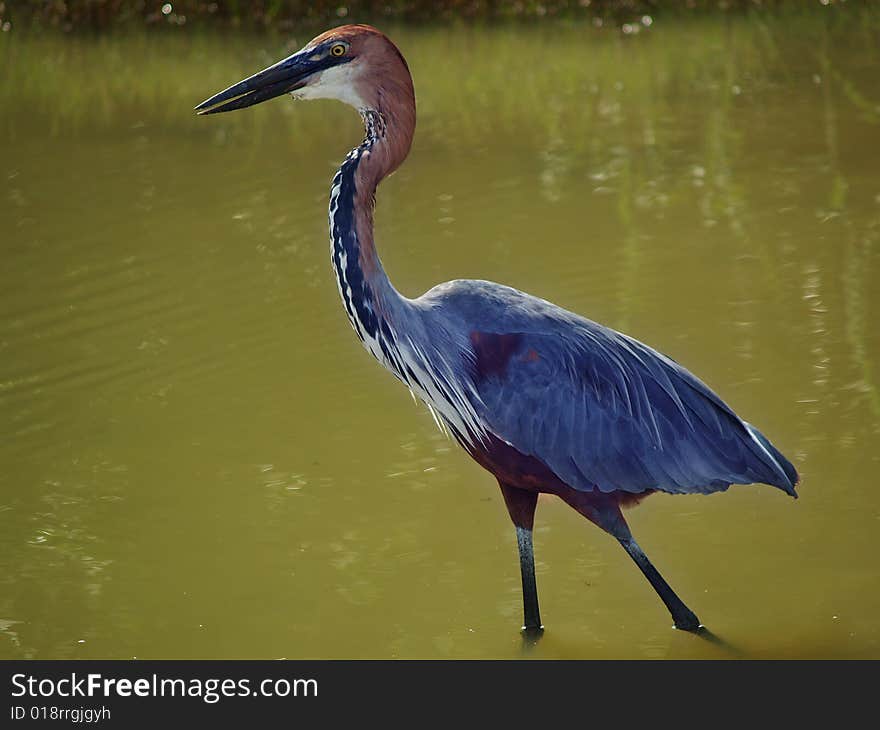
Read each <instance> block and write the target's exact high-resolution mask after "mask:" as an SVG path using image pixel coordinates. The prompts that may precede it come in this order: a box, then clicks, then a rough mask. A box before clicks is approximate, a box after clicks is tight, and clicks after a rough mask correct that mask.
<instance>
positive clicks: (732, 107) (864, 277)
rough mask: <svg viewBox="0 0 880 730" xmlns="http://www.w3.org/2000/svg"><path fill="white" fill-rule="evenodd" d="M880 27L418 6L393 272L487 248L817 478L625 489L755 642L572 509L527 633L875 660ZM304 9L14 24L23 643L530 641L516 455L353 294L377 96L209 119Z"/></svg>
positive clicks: (62, 654)
mask: <svg viewBox="0 0 880 730" xmlns="http://www.w3.org/2000/svg"><path fill="white" fill-rule="evenodd" d="M878 27H880V25H878V23H877V22H876V21H875V20H871V18H867V19H866V18H862V19H861V21H860V22H859V23H850V21H849V20H847V19H845V18H844V19H843V20H841V19H840V18H839V17H837V19H836V20H835V16H830V15H829V16H822V15H815V16H807V17H797V18H789V19H776V20H771V19H763V20H762V19H760V18H752V19H750V20H718V21H714V20H710V19H704V20H701V21H694V22H675V23H672V22H670V23H668V24H665V23H663V22H660V21H658V22H655V23H654V24H653V25H652V26H651V27H650V28H647V27H642V29H641V32H639V33H629V34H622V33H621V32H620V31H619V30H615V29H611V28H602V29H596V28H593V27H591V26H577V25H575V26H551V25H547V26H543V27H540V28H534V29H530V28H528V27H519V28H509V29H496V30H487V29H482V30H476V29H474V30H468V29H457V30H456V31H454V32H452V31H448V30H435V31H416V30H407V29H401V30H397V31H396V32H395V33H394V37H395V39H396V40H397V41H398V42H399V45H400V46H401V48H402V50H403V51H404V53H405V55H406V56H407V58H408V60H409V62H410V66H411V69H412V71H413V74H414V77H415V81H416V87H417V94H418V100H419V111H420V120H419V129H418V131H417V139H416V142H415V145H414V148H413V151H412V155H411V157H410V159H409V161H408V162H407V163H406V165H405V166H404V167H403V168H402V169H401V170H400V171H399V172H398V173H397V174H396V175H394V176H393V177H392V178H391V179H390V180H389V181H387V182H386V183H385V184H384V185H383V187H382V189H381V191H380V194H379V210H378V214H377V225H378V230H377V239H378V242H379V246H380V251H381V254H382V257H383V261H384V263H385V266H386V269H387V270H388V271H389V273H390V275H391V277H392V279H393V280H394V282H395V284H396V285H397V287H398V288H399V289H400V290H401V291H403V292H404V293H406V294H408V295H413V296H414V295H416V294H418V293H420V292H421V291H424V290H425V289H427V288H429V287H430V286H432V285H434V284H436V283H438V282H439V281H442V280H446V279H451V278H458V277H474V278H488V279H493V280H496V281H500V282H503V283H507V284H511V285H513V286H517V287H519V288H522V289H524V290H526V291H529V292H531V293H534V294H537V295H540V296H543V297H545V298H549V299H552V300H554V301H556V302H557V303H559V304H561V305H563V306H566V307H568V308H570V309H572V310H574V311H577V312H580V313H582V314H584V315H586V316H589V317H591V318H593V319H596V320H598V321H602V322H604V323H607V324H609V325H611V326H614V327H616V328H618V329H621V330H623V331H625V332H627V333H629V334H631V335H633V336H636V337H638V338H640V339H642V340H644V341H646V342H648V343H649V344H651V345H653V346H654V347H656V348H658V349H660V350H662V351H664V352H666V353H667V354H669V355H670V356H672V357H674V358H675V359H677V360H679V361H680V362H682V363H684V364H685V365H686V366H687V367H689V368H690V369H692V370H693V371H694V372H695V373H697V374H698V375H699V376H700V377H701V378H703V379H704V380H705V381H707V382H708V383H709V384H710V385H711V386H712V387H713V388H714V389H716V390H717V391H718V392H719V393H720V394H721V395H722V397H724V398H725V399H726V400H727V401H728V402H729V403H730V404H731V405H732V406H733V407H734V408H735V409H736V410H737V411H738V412H739V413H740V414H741V415H742V416H743V417H745V418H746V419H747V420H749V421H751V422H753V423H755V424H757V425H758V426H759V427H760V428H761V429H762V430H763V431H764V432H765V433H766V434H767V435H768V436H769V437H770V438H771V439H772V440H773V441H774V443H776V444H777V445H778V446H779V448H780V449H782V450H783V451H784V452H785V453H786V454H787V455H788V456H789V457H790V458H791V459H792V460H793V461H794V463H795V464H796V466H797V467H798V469H799V470H800V472H801V474H802V477H803V482H802V486H801V487H800V493H801V498H800V499H799V500H798V501H796V502H795V501H792V500H791V499H790V498H787V497H786V496H785V495H784V494H782V493H781V492H779V491H777V490H775V489H772V488H769V487H749V486H747V487H735V488H732V489H731V490H730V491H729V492H727V493H726V494H721V495H714V496H711V497H700V496H687V497H673V496H667V495H658V496H654V497H652V498H651V499H649V500H647V501H646V502H645V503H643V504H642V506H640V507H638V508H637V509H635V510H633V511H632V512H630V513H629V517H628V519H629V521H630V524H631V526H632V528H633V531H634V533H635V535H636V537H637V539H638V540H639V542H640V544H641V545H642V546H643V547H644V548H645V550H646V552H647V553H648V555H650V556H651V558H652V560H653V561H654V562H655V564H656V565H657V566H658V568H659V569H660V570H661V571H662V572H663V573H664V575H665V576H666V577H667V578H668V580H669V582H670V583H671V584H672V585H673V586H674V587H675V588H676V590H677V591H678V592H679V594H680V595H681V596H682V598H683V599H684V600H685V601H686V602H687V603H688V604H689V605H690V606H691V607H692V608H693V609H694V610H695V611H696V612H697V614H698V615H699V616H700V617H701V619H702V620H703V621H704V622H705V623H706V624H707V625H708V626H709V627H710V628H711V629H712V630H713V631H714V632H715V634H717V635H718V636H720V637H722V638H723V639H724V640H725V641H726V642H727V644H729V645H730V646H731V647H733V648H732V649H731V648H728V647H725V646H720V645H718V644H713V643H710V642H707V641H704V640H702V639H700V638H697V637H694V636H691V635H688V634H683V633H680V632H675V631H673V630H671V629H670V626H669V624H670V620H669V618H668V615H667V614H666V612H665V610H664V608H663V606H662V604H661V603H660V602H659V600H658V599H657V598H656V597H655V595H654V594H653V591H652V590H651V588H650V587H649V585H648V584H647V582H645V581H644V579H643V578H642V576H641V575H640V574H639V573H638V571H637V570H636V569H635V568H634V566H633V565H632V564H631V563H630V562H629V558H628V557H627V556H626V555H625V553H624V552H623V551H622V550H620V548H619V546H618V545H617V543H616V541H614V540H611V539H610V538H609V537H607V536H606V535H604V534H603V533H601V532H600V531H599V530H598V529H596V528H595V527H593V526H592V525H590V524H589V523H587V522H585V521H584V520H582V519H581V518H580V517H579V516H578V515H577V514H575V513H574V512H572V511H571V510H569V509H568V508H567V507H565V506H564V505H562V504H561V503H559V502H556V501H555V500H552V499H547V500H546V501H542V502H541V504H540V506H539V511H538V518H537V525H536V550H537V560H538V581H539V587H540V592H541V599H542V609H543V617H544V620H545V622H546V624H547V628H548V631H547V634H546V635H545V637H544V639H543V641H542V642H541V643H540V645H539V646H538V647H537V648H536V649H535V650H534V651H533V652H532V653H531V656H536V657H547V658H552V657H565V658H593V657H725V656H750V657H874V658H877V657H880V622H878V616H880V584H878V571H877V559H876V556H877V554H878V548H880V538H878V528H880V490H878V485H877V478H876V474H877V468H878V465H880V394H878V385H877V383H878V376H880V374H878V367H877V362H878V358H880V336H878V332H880V330H878V327H877V324H876V321H877V317H878V316H880V294H878V291H877V287H876V282H877V281H878V277H880V174H878V173H880V87H878V85H877V81H876V80H877V78H878V62H880V51H878V48H880V44H878V38H880V35H878ZM289 40H290V43H288V41H289ZM305 40H307V38H306V37H305V36H303V37H302V38H296V39H292V40H291V39H283V38H265V37H263V38H238V37H219V36H218V37H213V36H187V35H183V34H182V35H181V36H180V37H172V36H149V37H116V38H93V39H76V38H60V37H58V38H52V37H49V38H45V37H44V38H26V37H23V36H17V35H15V34H5V35H4V36H3V37H0V65H2V66H3V68H4V73H3V75H2V78H0V149H2V155H0V247H2V249H0V250H2V256H3V265H2V267H0V424H2V429H3V431H2V433H3V438H2V441H0V657H4V658H15V657H27V658H68V657H73V658H86V657H102V658H127V657H139V658H165V657H174V658H199V657H206V658H210V657H228V658H233V657H255V658H256V657H260V658H271V657H289V658H295V657H518V656H520V655H521V644H520V638H519V635H518V632H517V630H518V627H519V625H520V621H521V604H520V586H519V571H518V562H517V558H516V544H515V538H514V534H513V530H512V528H511V525H510V523H509V520H508V517H507V515H506V511H505V509H504V505H503V502H502V501H501V499H500V494H499V493H498V490H497V487H496V485H495V483H494V482H493V480H492V478H491V477H490V476H489V475H488V474H487V473H485V472H483V471H482V470H481V469H480V468H479V467H477V466H476V465H475V464H473V463H472V462H471V461H470V460H469V459H468V457H467V456H466V455H464V454H463V453H462V452H461V451H460V450H459V449H458V447H457V446H456V445H455V444H453V443H451V442H450V441H448V440H446V439H445V438H444V437H443V436H442V435H441V434H440V433H439V432H438V431H437V429H436V428H435V426H434V425H433V421H432V419H431V417H430V416H429V415H428V413H427V412H426V411H425V410H424V409H423V408H422V407H420V406H416V405H414V404H413V402H412V400H411V399H410V396H409V394H408V393H407V392H406V390H405V389H403V388H401V387H400V386H399V384H398V383H397V382H396V381H395V380H394V379H393V378H392V377H391V376H390V375H388V374H387V373H385V372H384V371H383V370H381V368H380V367H379V366H378V365H377V364H376V363H375V362H373V361H372V360H371V358H370V356H369V355H368V354H367V353H366V352H365V351H363V350H362V349H361V348H360V345H359V343H358V341H357V339H356V338H355V337H354V335H353V334H352V332H351V331H350V328H349V326H348V324H347V323H346V318H345V316H344V314H343V311H342V308H341V304H340V302H339V301H338V294H337V292H336V287H335V285H334V283H333V277H332V275H331V272H330V268H329V253H328V244H327V240H326V239H327V231H326V205H327V194H328V187H329V181H330V179H331V177H332V175H333V171H334V168H335V166H336V164H337V163H338V161H340V160H341V159H342V157H343V156H344V155H345V153H346V152H347V150H348V149H349V148H350V147H352V146H353V145H355V144H356V143H357V142H358V141H359V137H360V134H361V130H360V128H359V120H358V119H357V116H356V115H355V114H354V113H353V112H351V111H350V110H347V109H345V108H343V107H342V106H341V105H335V104H333V103H331V102H315V103H311V104H304V103H298V104H295V103H291V102H289V101H287V100H279V101H277V102H275V103H272V104H266V105H263V106H260V107H257V108H254V109H250V110H247V111H245V112H241V113H238V114H230V115H222V116H218V117H209V118H197V117H194V116H193V115H192V112H191V108H192V106H194V105H195V104H196V103H198V102H199V101H201V100H202V99H203V98H205V97H207V96H208V95H210V94H212V93H214V92H215V91H217V90H219V89H221V88H223V87H225V86H227V85H228V84H230V83H232V82H234V81H236V80H238V79H239V78H241V77H243V76H245V75H248V74H250V73H251V72H253V71H254V70H256V69H258V68H261V67H263V66H265V65H266V64H268V63H269V62H271V61H272V60H275V59H277V58H279V57H281V56H282V55H283V54H285V53H286V52H287V49H289V48H293V47H296V46H298V45H300V44H302V43H303V42H304V41H305Z"/></svg>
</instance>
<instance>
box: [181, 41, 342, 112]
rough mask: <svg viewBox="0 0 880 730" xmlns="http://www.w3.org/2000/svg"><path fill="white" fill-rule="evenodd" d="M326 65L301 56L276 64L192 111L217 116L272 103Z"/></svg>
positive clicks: (299, 53) (298, 86) (296, 55)
mask: <svg viewBox="0 0 880 730" xmlns="http://www.w3.org/2000/svg"><path fill="white" fill-rule="evenodd" d="M324 68H326V65H325V64H324V63H323V62H322V60H318V61H312V60H309V59H308V58H307V57H305V56H304V55H303V54H302V52H298V53H294V54H293V55H292V56H290V57H289V58H285V59H284V60H283V61H279V62H278V63H276V64H274V65H273V66H269V68H265V69H263V70H262V71H260V72H259V73H255V74H254V75H253V76H250V77H248V78H246V79H245V80H244V81H239V82H238V83H237V84H234V85H232V86H230V87H229V88H228V89H225V90H224V91H221V92H220V93H219V94H214V96H212V97H211V98H210V99H205V101H203V102H202V103H201V104H199V105H198V106H197V107H196V108H195V110H196V111H197V112H198V113H199V114H217V113H219V112H229V111H232V110H233V109H244V108H245V107H248V106H253V105H254V104H259V103H260V102H263V101H267V100H269V99H274V98H275V97H276V96H281V95H282V94H286V93H288V92H290V91H296V90H297V89H301V88H302V87H303V86H305V85H306V83H307V80H308V77H309V76H311V75H312V74H313V73H316V72H318V71H322V70H323V69H324Z"/></svg>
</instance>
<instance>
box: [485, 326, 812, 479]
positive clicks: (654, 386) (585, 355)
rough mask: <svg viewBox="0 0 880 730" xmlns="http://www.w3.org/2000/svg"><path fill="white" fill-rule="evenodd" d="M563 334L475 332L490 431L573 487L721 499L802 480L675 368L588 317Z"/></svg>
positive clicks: (768, 446) (705, 390) (764, 442)
mask: <svg viewBox="0 0 880 730" xmlns="http://www.w3.org/2000/svg"><path fill="white" fill-rule="evenodd" d="M584 322H585V324H583V325H577V326H573V325H572V323H571V322H568V323H566V327H564V328H560V329H563V330H564V331H563V332H558V333H557V332H548V333H534V332H506V333H492V332H480V331H474V332H472V333H471V335H470V339H471V348H472V355H473V362H472V363H471V369H472V377H473V380H474V387H475V390H476V392H477V393H478V395H479V399H480V401H481V403H480V404H478V407H479V408H481V417H482V418H483V419H484V421H485V423H486V424H487V426H488V429H489V430H490V431H491V432H492V433H494V434H495V435H496V436H498V437H499V438H501V439H503V440H505V441H507V442H508V443H510V444H511V445H512V446H514V448H516V449H517V450H518V451H520V452H521V453H523V454H526V455H528V456H534V457H536V458H538V459H540V460H541V461H542V462H543V463H544V464H546V465H547V466H548V467H549V468H550V469H551V470H552V471H553V472H554V473H555V474H556V475H557V476H558V477H559V478H560V479H561V480H562V481H564V482H565V483H566V484H568V485H569V486H571V487H573V488H575V489H580V490H585V491H592V490H595V489H597V488H598V489H599V490H601V491H603V492H611V491H615V490H619V491H624V492H630V493H640V492H644V491H646V490H651V489H659V490H662V491H666V492H673V493H684V492H703V493H708V492H714V491H718V490H723V489H726V488H727V487H728V486H730V485H731V484H750V483H753V482H762V483H765V484H772V485H774V486H777V487H779V488H780V489H783V490H784V491H786V492H787V493H789V494H791V495H793V496H796V495H795V492H794V485H795V484H796V483H797V472H796V471H795V469H794V467H793V466H792V465H791V464H790V463H789V462H788V460H786V459H785V457H784V456H783V455H782V454H781V453H780V452H779V451H777V450H776V449H775V448H774V447H773V446H772V445H771V444H770V442H769V441H768V440H767V439H766V438H765V437H764V436H763V435H762V434H761V433H760V432H758V431H757V429H755V428H753V427H752V426H750V425H749V424H747V423H745V422H744V421H742V420H741V419H740V418H738V417H737V416H736V414H735V413H734V412H733V411H732V410H731V409H730V408H729V407H728V406H727V405H726V404H725V403H724V402H723V401H722V400H721V399H720V398H719V397H718V396H717V395H715V394H714V393H713V392H712V391H711V390H710V389H709V388H708V387H707V386H706V385H705V384H704V383H702V382H701V381H700V380H698V379H697V378H696V377H694V376H693V375H692V374H691V373H689V372H688V371H687V370H685V369H684V368H682V367H681V366H679V365H678V364H677V363H675V362H674V361H672V360H670V359H669V358H667V357H665V356H663V355H661V354H660V353H658V352H656V351H654V350H652V349H651V348H649V347H647V346H646V345H643V344H642V343H640V342H638V341H636V340H633V339H631V338H629V337H626V336H625V335H622V334H620V333H618V332H615V331H613V330H610V329H607V328H604V327H601V326H599V325H595V324H594V323H590V322H588V321H584Z"/></svg>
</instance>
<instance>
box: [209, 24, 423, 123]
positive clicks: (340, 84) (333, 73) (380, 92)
mask: <svg viewBox="0 0 880 730" xmlns="http://www.w3.org/2000/svg"><path fill="white" fill-rule="evenodd" d="M389 91H390V92H392V93H391V94H390V95H391V96H393V95H394V92H398V93H403V94H405V95H407V96H408V97H409V98H410V99H413V92H412V79H411V78H410V75H409V70H408V69H407V66H406V61H404V59H403V56H402V55H401V54H400V51H398V50H397V47H396V46H395V45H394V44H393V43H392V42H391V41H390V40H389V39H388V38H387V37H386V36H385V35H384V34H383V33H381V32H380V31H378V30H376V29H375V28H372V27H370V26H368V25H344V26H341V27H339V28H333V29H332V30H328V31H327V32H325V33H322V34H321V35H319V36H318V37H316V38H314V39H312V40H311V41H310V42H309V43H308V44H306V46H305V47H304V48H302V49H301V50H299V51H297V52H296V53H294V54H293V55H292V56H289V57H288V58H285V59H284V60H282V61H279V62H278V63H276V64H274V65H272V66H269V68H266V69H263V70H262V71H260V72H259V73H256V74H254V75H253V76H250V77H248V78H246V79H244V81H239V82H238V83H237V84H234V85H232V86H230V87H229V88H228V89H225V90H224V91H221V92H220V93H219V94H215V95H214V96H212V97H211V98H210V99H206V100H205V101H203V102H202V103H201V104H199V105H198V106H197V107H196V111H197V112H198V113H199V114H217V113H218V112H228V111H232V110H234V109H244V108H245V107H248V106H253V105H254V104H259V103H260V102H263V101H267V100H269V99H273V98H275V97H276V96H281V95H282V94H290V95H291V96H292V97H294V98H295V99H338V100H339V101H342V102H345V103H346V104H349V105H351V106H353V107H355V108H356V109H358V110H361V111H363V110H365V109H379V108H380V107H381V105H382V99H383V96H387V95H389V94H388V92H389ZM413 103H414V102H413Z"/></svg>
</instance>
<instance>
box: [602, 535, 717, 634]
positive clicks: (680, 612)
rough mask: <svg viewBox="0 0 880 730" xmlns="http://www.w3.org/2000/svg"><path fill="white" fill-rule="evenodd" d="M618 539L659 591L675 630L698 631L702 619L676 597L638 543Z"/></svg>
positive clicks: (626, 539) (627, 539) (631, 540)
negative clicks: (670, 615)
mask: <svg viewBox="0 0 880 730" xmlns="http://www.w3.org/2000/svg"><path fill="white" fill-rule="evenodd" d="M617 539H618V540H619V541H620V544H621V545H623V549H624V550H626V551H627V552H628V553H629V556H630V557H631V558H632V559H633V561H634V562H635V564H636V565H638V566H639V570H641V571H642V573H644V574H645V577H646V578H647V579H648V582H650V584H651V585H652V586H654V590H655V591H657V595H659V596H660V599H661V600H662V601H663V603H665V604H666V608H668V609H669V613H671V614H672V621H673V622H674V623H675V628H677V629H682V630H684V631H696V630H697V629H699V628H700V619H698V618H697V617H696V615H695V614H694V612H693V611H691V610H690V609H689V608H688V607H687V606H685V605H684V603H683V602H682V600H681V599H680V598H679V597H678V596H677V595H675V591H673V590H672V588H670V587H669V584H668V583H667V582H666V581H665V580H663V576H662V575H660V573H658V572H657V569H656V568H655V567H654V566H653V565H651V561H650V560H648V556H647V555H645V553H643V552H642V549H641V548H640V547H639V546H638V544H637V543H636V541H635V540H633V539H632V537H631V536H630V537H626V538H622V537H619V538H617Z"/></svg>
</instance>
